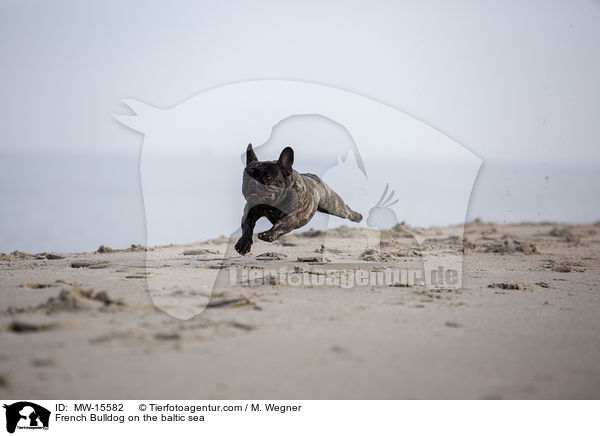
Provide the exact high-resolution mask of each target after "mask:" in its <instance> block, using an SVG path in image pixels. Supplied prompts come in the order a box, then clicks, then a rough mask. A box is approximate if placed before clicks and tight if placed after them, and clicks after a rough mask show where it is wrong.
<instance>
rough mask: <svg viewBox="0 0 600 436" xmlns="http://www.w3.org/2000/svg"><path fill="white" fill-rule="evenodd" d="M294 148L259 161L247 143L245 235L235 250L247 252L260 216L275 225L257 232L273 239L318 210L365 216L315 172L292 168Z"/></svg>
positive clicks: (356, 218) (354, 217)
mask: <svg viewBox="0 0 600 436" xmlns="http://www.w3.org/2000/svg"><path fill="white" fill-rule="evenodd" d="M293 163H294V150H292V149H291V148H290V147H286V148H284V149H283V151H282V152H281V155H280V156H279V159H278V160H276V161H259V160H258V157H256V154H255V153H254V150H253V149H252V144H248V148H247V149H246V168H245V169H244V176H243V183H242V194H243V195H244V197H245V198H246V201H247V203H246V206H245V207H244V215H243V217H242V237H241V238H240V239H239V241H238V242H237V244H235V250H236V251H237V252H238V253H240V254H242V255H243V254H247V253H249V252H250V248H251V247H252V232H253V231H254V226H255V225H256V222H257V221H258V219H259V218H261V217H263V216H264V217H267V219H268V220H269V221H271V224H273V227H272V228H271V229H269V230H267V231H266V232H262V233H260V234H259V235H258V238H259V239H262V240H263V241H266V242H273V241H275V240H276V239H277V238H279V237H280V236H282V235H285V234H286V233H289V232H291V231H292V230H295V229H298V228H300V227H302V226H304V225H305V224H306V223H308V222H309V221H310V220H311V218H312V217H313V216H314V214H315V213H316V212H317V211H319V212H323V213H328V214H330V215H335V216H338V217H340V218H347V219H349V220H350V221H354V222H356V223H358V222H360V221H361V220H362V215H361V214H359V213H358V212H355V211H353V210H352V209H350V207H348V205H347V204H346V203H344V200H342V198H341V197H340V196H339V195H338V194H336V193H335V191H334V190H333V189H331V188H330V187H329V186H327V184H325V182H323V181H322V180H321V179H320V178H319V177H318V176H316V175H314V174H308V173H307V174H299V173H298V172H296V171H295V170H294V169H293V168H292V164H293Z"/></svg>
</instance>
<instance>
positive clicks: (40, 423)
mask: <svg viewBox="0 0 600 436" xmlns="http://www.w3.org/2000/svg"><path fill="white" fill-rule="evenodd" d="M3 407H4V408H5V409H6V431H8V432H9V433H14V432H15V430H16V429H19V430H21V429H26V430H40V429H43V430H48V424H49V421H50V411H49V410H48V409H46V408H44V407H42V406H39V405H37V404H35V403H30V402H29V401H19V402H17V403H13V404H11V405H7V404H5V405H4V406H3Z"/></svg>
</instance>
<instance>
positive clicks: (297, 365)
mask: <svg viewBox="0 0 600 436" xmlns="http://www.w3.org/2000/svg"><path fill="white" fill-rule="evenodd" d="M400 227H401V226H399V227H398V228H396V229H395V230H392V231H390V232H389V234H388V235H387V236H389V237H390V238H391V239H390V240H391V241H393V242H392V243H390V244H388V247H387V249H386V250H384V249H383V248H382V251H381V252H377V251H368V250H365V249H364V243H363V242H364V240H368V239H369V235H368V230H367V229H358V228H356V229H350V228H346V227H342V228H337V229H333V230H331V231H329V232H328V234H327V238H326V239H323V234H321V232H319V231H310V230H305V231H302V232H297V233H293V234H291V235H287V236H286V237H284V238H282V239H281V240H279V241H276V242H275V243H273V244H267V243H265V242H262V241H258V240H256V242H255V244H254V246H253V249H252V253H251V254H250V255H248V256H245V257H240V256H239V255H234V254H231V245H232V244H231V241H230V240H229V238H226V237H220V238H216V239H212V240H209V241H205V242H199V243H196V244H190V245H186V246H175V245H172V246H166V247H153V248H150V249H148V250H146V249H145V248H144V247H139V246H133V247H131V248H130V249H127V250H112V249H110V248H108V247H101V248H100V250H99V251H98V252H95V253H80V254H64V253H41V254H26V253H20V252H15V253H12V254H7V255H0V277H1V280H0V344H1V347H0V394H1V395H2V396H3V397H6V398H39V399H67V398H68V399H83V398H89V399H142V398H168V399H193V398H206V399H247V398H257V399H266V398H272V399H283V398H288V399H425V398H431V399H453V398H472V399H515V398H523V399H531V398H536V399H551V398H561V399H573V398H596V399H597V398H599V397H600V367H599V366H598V362H599V361H600V258H599V256H600V224H599V223H596V224H594V225H567V224H557V223H536V224H530V223H522V224H494V223H486V222H482V221H479V220H478V221H475V222H472V223H469V224H467V226H466V227H465V229H464V238H465V242H464V245H463V244H462V243H461V242H462V239H461V240H458V239H457V238H456V237H453V236H451V235H452V234H453V232H454V231H455V230H457V228H451V227H448V228H429V229H419V228H408V227H403V228H400ZM460 230H462V229H460ZM407 232H408V233H409V234H410V235H414V236H415V238H416V239H418V241H419V243H418V244H415V243H414V240H411V239H410V237H409V236H406V233H407ZM394 238H395V239H394ZM359 241H363V242H359ZM418 245H420V247H421V250H425V251H427V252H428V255H429V256H437V257H440V256H441V257H443V256H444V255H445V254H447V253H448V252H451V251H452V250H458V252H460V253H461V254H462V252H463V251H464V256H463V260H462V286H461V287H460V288H459V289H456V288H452V287H448V288H444V287H440V288H437V289H431V288H429V287H426V286H423V285H421V284H418V283H417V284H400V283H396V284H393V283H392V284H389V283H388V284H385V285H381V284H378V285H375V286H374V285H372V284H368V285H366V286H365V285H355V286H347V287H344V286H340V285H339V284H333V285H312V284H311V283H308V284H303V285H301V286H289V285H287V284H282V283H281V282H280V281H279V279H277V278H271V277H270V276H269V277H268V279H267V280H264V279H261V281H260V283H251V282H249V280H250V281H251V280H252V277H253V276H243V277H242V278H239V277H236V280H238V282H237V283H236V285H235V286H234V285H231V286H226V285H220V286H217V287H215V290H214V291H213V292H212V295H211V294H210V290H211V289H210V288H211V287H212V286H211V284H212V282H211V281H210V280H207V281H206V283H204V285H205V286H204V289H201V288H202V285H203V282H202V280H203V279H202V277H205V276H203V274H213V275H214V274H219V273H221V272H222V271H224V270H225V269H227V268H230V267H231V266H232V265H237V266H238V267H239V266H242V267H244V268H246V269H248V270H249V271H258V272H260V271H264V270H269V269H272V270H277V269H280V268H288V269H290V270H292V271H294V272H295V273H297V274H299V275H305V276H306V275H307V276H309V277H313V276H324V277H325V278H326V277H327V276H328V274H331V273H330V272H327V270H329V269H336V268H337V269H340V268H341V269H346V270H347V269H357V268H362V267H365V265H366V266H367V267H369V268H372V269H374V270H375V271H381V270H382V269H384V268H386V267H390V266H398V265H402V266H403V267H404V268H415V269H419V268H421V265H422V263H421V262H422V260H423V257H424V256H423V252H422V251H419V246H418ZM323 246H324V247H323ZM382 247H383V246H382ZM378 268H379V269H378ZM206 277H208V276H206ZM211 277H212V276H211ZM227 277H230V276H229V275H227ZM259 277H263V276H262V275H259ZM240 280H241V281H240ZM244 281H245V282H244ZM160 282H163V283H166V282H169V283H170V285H173V286H171V287H169V286H163V287H162V288H161V289H162V291H155V293H154V294H152V291H149V287H152V286H153V283H160ZM315 283H320V282H319V281H318V277H317V281H316V282H315ZM196 288H197V289H196ZM202 298H205V299H206V301H205V303H207V304H208V307H206V308H205V309H204V310H201V309H202V307H200V306H201V304H200V305H199V304H198V302H199V301H201V300H202ZM153 299H154V301H153ZM156 302H158V303H159V305H160V306H162V307H163V308H165V307H166V308H167V309H169V308H171V309H169V310H171V312H173V313H182V314H183V315H185V314H186V313H187V314H188V315H190V314H193V313H192V312H193V311H194V310H196V311H200V312H201V313H199V314H198V315H195V316H192V317H191V319H189V320H184V319H178V318H176V317H173V316H170V315H169V314H168V313H166V312H164V311H163V310H160V309H158V308H157V307H156V304H155V303H156ZM186 310H188V312H186ZM189 310H191V311H192V312H189ZM167 311H168V310H167ZM177 311H180V312H177ZM181 311H183V312H181Z"/></svg>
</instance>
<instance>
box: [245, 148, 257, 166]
mask: <svg viewBox="0 0 600 436" xmlns="http://www.w3.org/2000/svg"><path fill="white" fill-rule="evenodd" d="M257 160H258V157H256V154H255V153H254V150H252V144H248V148H246V165H248V164H249V163H250V162H256V161H257Z"/></svg>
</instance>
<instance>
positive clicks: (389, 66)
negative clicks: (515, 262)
mask: <svg viewBox="0 0 600 436" xmlns="http://www.w3.org/2000/svg"><path fill="white" fill-rule="evenodd" d="M0 5H1V6H0V51H1V59H2V68H0V87H1V88H2V92H1V95H2V103H1V105H0V126H1V129H0V132H1V133H0V147H1V148H2V150H4V151H6V150H11V151H13V150H23V151H38V150H52V151H59V150H65V151H77V152H78V153H84V154H86V153H97V152H103V153H104V152H106V153H137V151H138V150H139V147H140V146H141V143H142V141H141V138H140V136H139V134H137V133H135V132H133V131H130V130H129V129H127V128H126V127H124V126H122V125H120V124H119V123H118V122H117V121H115V120H114V119H113V118H112V116H111V114H113V113H126V112H127V110H126V109H125V108H124V106H123V105H122V104H121V103H119V100H120V99H122V98H125V97H131V98H136V99H139V100H142V101H145V102H147V103H150V104H153V105H156V106H159V107H171V106H174V105H176V104H178V103H181V102H182V101H184V100H186V99H188V98H190V97H191V96H193V95H195V94H197V93H199V92H201V91H203V90H206V89H210V88H214V87H216V86H220V85H223V84H227V83H232V82H237V81H244V80H252V79H269V78H274V79H290V80H301V81H310V82H317V83H322V84H326V85H331V86H335V87H338V88H342V89H346V90H349V91H352V92H355V93H358V94H361V95H365V96H368V97H371V98H374V99H376V100H379V101H381V102H384V103H387V104H390V105H392V106H393V107H396V108H398V109H400V110H402V111H405V112H407V113H409V114H411V115H413V116H415V117H417V118H418V119H420V120H422V121H424V122H426V123H428V124H430V125H432V126H433V127H435V128H437V129H439V130H441V131H442V132H444V133H446V134H448V135H449V136H451V137H452V138H454V139H456V140H457V141H459V142H460V143H462V144H463V145H465V146H466V147H467V148H469V149H470V150H472V151H474V152H475V153H476V154H477V155H479V156H480V157H482V158H483V159H484V160H487V161H490V160H491V161H500V160H511V161H519V162H526V161H527V162H548V163H552V162H565V161H573V162H578V163H590V162H591V163H597V162H599V161H600V121H599V120H600V85H599V83H598V81H599V79H598V78H599V77H600V50H599V47H600V3H599V2H595V1H589V0H570V1H548V0H541V1H496V2H482V1H462V2H444V1H415V2H395V1H369V2H364V1H363V2H349V1H325V2H324V1H301V2H300V1H297V2H280V1H272V2H269V1H255V2H243V1H238V2H234V1H214V2H207V1H193V2H192V1H190V2H184V1H177V2H167V1H164V2H148V1H127V2H123V1H96V2H93V1H86V2H79V1H56V0H55V1H22V0H17V1H2V2H1V3H0Z"/></svg>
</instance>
